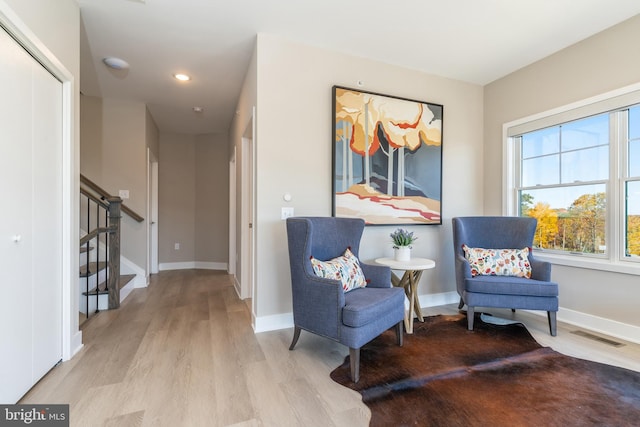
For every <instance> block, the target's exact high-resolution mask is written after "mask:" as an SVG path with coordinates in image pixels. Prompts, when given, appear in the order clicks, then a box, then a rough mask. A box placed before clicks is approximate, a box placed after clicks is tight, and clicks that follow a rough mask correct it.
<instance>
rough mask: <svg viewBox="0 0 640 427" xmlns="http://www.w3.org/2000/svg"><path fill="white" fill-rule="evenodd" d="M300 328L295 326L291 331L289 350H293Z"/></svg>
mask: <svg viewBox="0 0 640 427" xmlns="http://www.w3.org/2000/svg"><path fill="white" fill-rule="evenodd" d="M301 330H302V329H300V327H298V326H296V327H295V329H294V331H293V341H291V345H290V346H289V350H293V348H294V347H295V346H296V343H297V342H298V338H300V331H301Z"/></svg>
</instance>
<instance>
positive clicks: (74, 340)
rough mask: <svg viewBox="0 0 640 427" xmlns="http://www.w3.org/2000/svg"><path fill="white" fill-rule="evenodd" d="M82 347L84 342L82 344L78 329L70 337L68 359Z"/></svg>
mask: <svg viewBox="0 0 640 427" xmlns="http://www.w3.org/2000/svg"><path fill="white" fill-rule="evenodd" d="M82 347H84V344H82V331H78V332H76V333H75V334H73V336H72V337H71V356H69V359H71V358H72V357H73V356H75V355H76V354H78V352H79V351H80V350H82ZM66 360H68V359H66Z"/></svg>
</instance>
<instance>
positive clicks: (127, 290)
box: [120, 280, 140, 302]
mask: <svg viewBox="0 0 640 427" xmlns="http://www.w3.org/2000/svg"><path fill="white" fill-rule="evenodd" d="M139 287H140V286H136V285H135V284H134V281H133V280H132V281H130V282H129V283H127V284H126V285H124V287H123V288H121V289H120V302H122V301H124V299H125V298H126V297H128V296H129V294H130V293H131V291H133V290H134V289H135V288H139Z"/></svg>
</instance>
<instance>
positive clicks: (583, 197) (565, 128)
mask: <svg viewBox="0 0 640 427" xmlns="http://www.w3.org/2000/svg"><path fill="white" fill-rule="evenodd" d="M630 99H632V100H633V103H629V100H630ZM616 104H618V105H616ZM505 129H506V134H507V157H506V158H507V162H506V164H505V165H506V167H507V169H506V173H507V174H508V175H507V180H506V183H507V187H506V190H507V193H506V198H505V200H506V204H507V205H506V206H505V212H506V213H507V214H511V215H519V216H531V217H534V218H536V219H537V220H538V227H537V229H536V235H535V239H534V247H535V248H536V249H537V251H538V254H543V256H545V255H549V256H551V257H555V256H557V255H563V256H564V257H561V258H562V259H565V260H568V259H573V258H575V259H580V260H581V261H580V262H592V263H593V262H595V263H600V265H604V264H617V265H626V266H627V267H630V268H633V269H634V270H633V273H634V274H640V272H638V270H637V268H638V267H640V91H635V92H628V93H625V94H623V96H619V95H618V96H616V97H612V98H604V97H603V98H602V99H600V100H599V102H591V101H589V102H587V101H585V102H584V104H583V105H579V106H578V107H574V108H571V109H569V108H567V109H559V110H557V111H555V112H553V113H552V114H549V115H538V116H536V117H535V118H534V119H532V120H527V119H524V120H521V121H519V122H513V123H510V124H507V125H505ZM589 260H592V261H589ZM568 264H571V263H570V262H568ZM594 268H597V267H594Z"/></svg>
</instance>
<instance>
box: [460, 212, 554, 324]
mask: <svg viewBox="0 0 640 427" xmlns="http://www.w3.org/2000/svg"><path fill="white" fill-rule="evenodd" d="M536 225H537V220H536V219H535V218H522V217H490V216H489V217H460V218H453V249H454V252H455V272H456V285H457V290H458V294H460V306H459V308H462V307H463V306H464V304H466V305H467V325H468V329H469V330H470V331H471V330H473V317H474V311H475V307H503V308H511V309H512V310H513V311H515V309H525V310H544V311H546V312H547V318H548V320H549V332H550V333H551V335H552V336H555V335H556V329H557V328H556V313H557V311H558V284H557V283H554V282H552V281H551V264H550V263H548V262H545V261H541V260H538V259H536V258H535V256H534V255H533V253H532V252H530V253H529V254H528V263H529V264H530V268H531V276H530V278H526V277H516V276H512V275H493V274H484V273H485V272H484V271H482V272H478V271H474V273H478V274H472V268H471V265H470V263H469V261H468V259H467V257H466V256H465V250H464V249H463V245H466V246H467V247H468V248H485V249H524V248H529V250H530V251H531V248H532V245H533V237H534V233H535V230H536Z"/></svg>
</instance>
